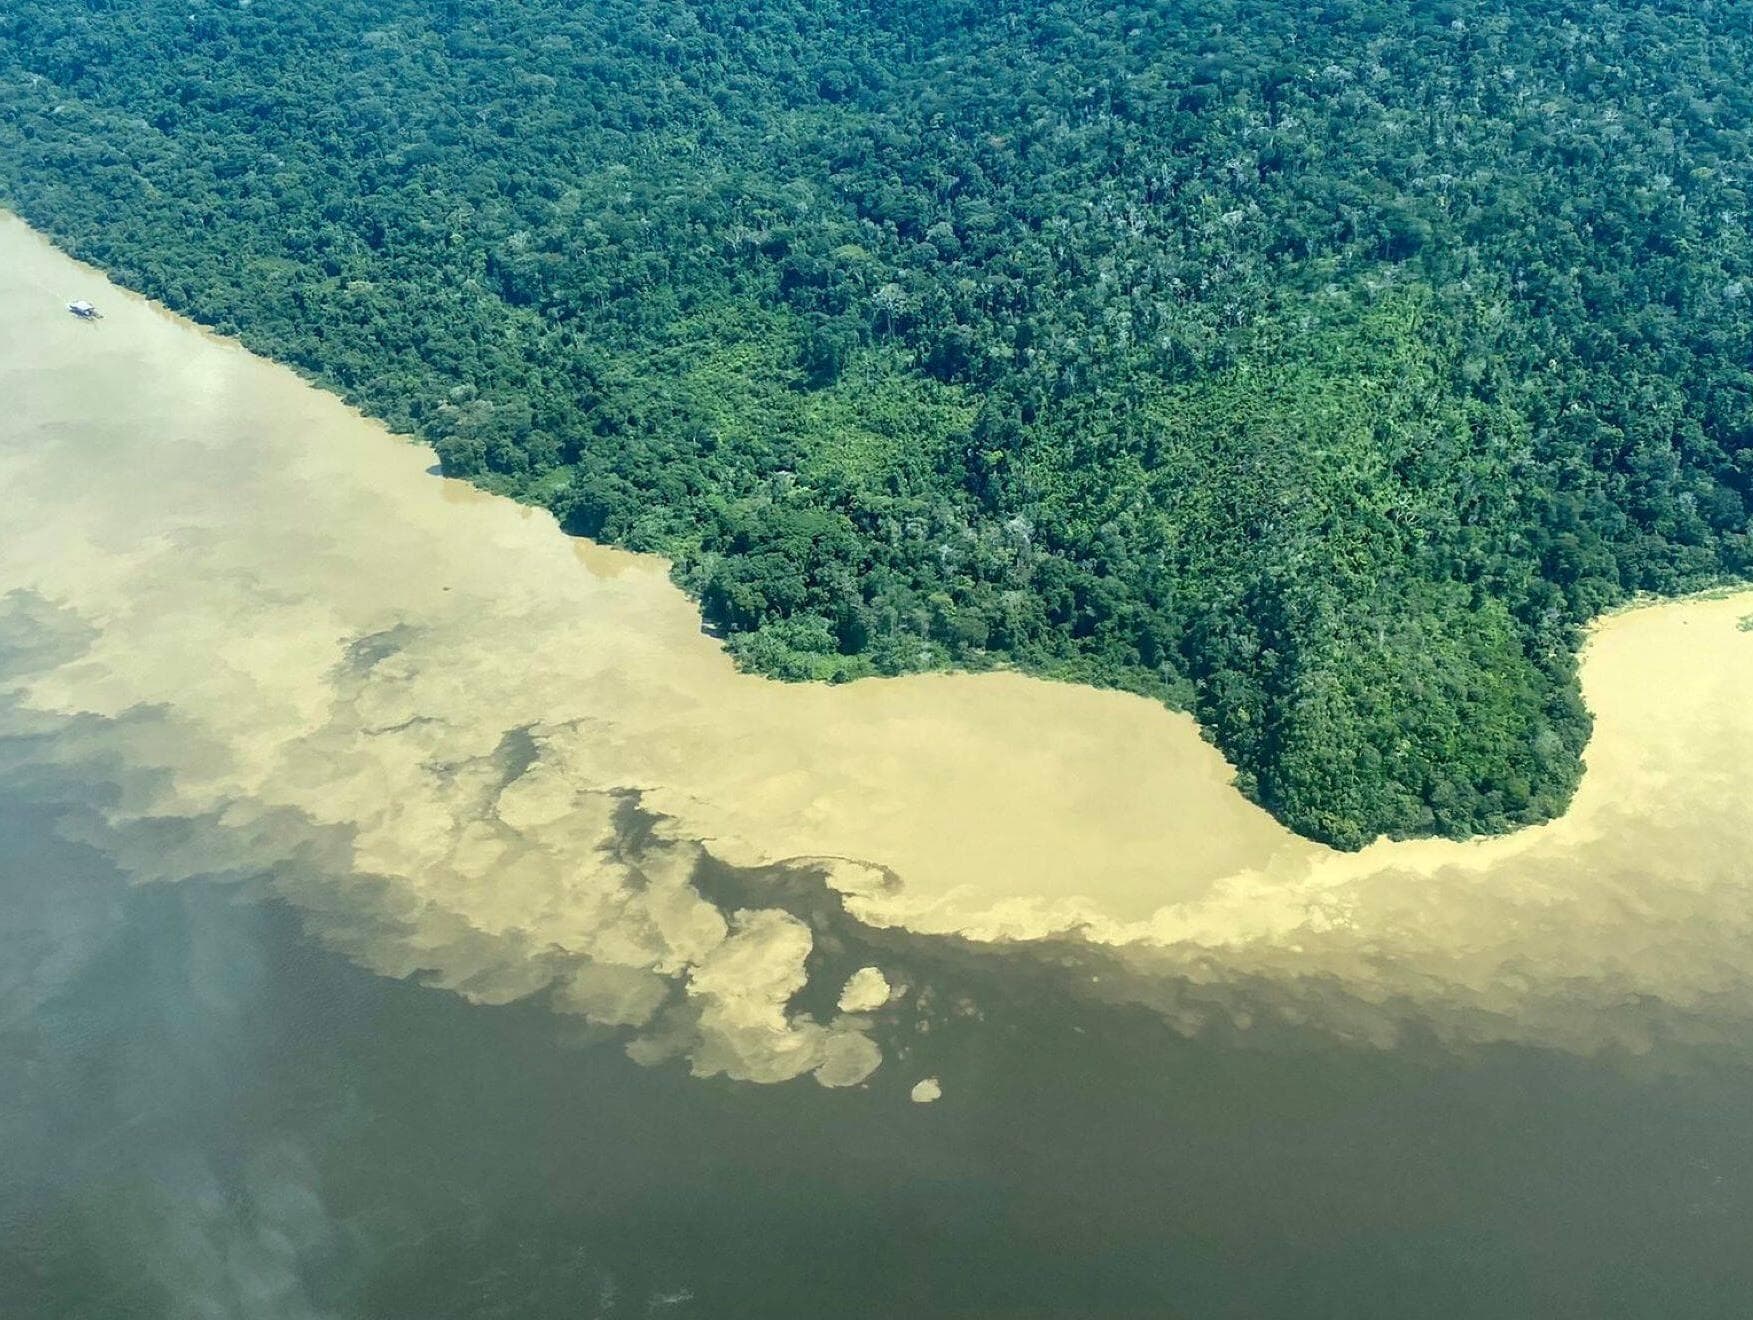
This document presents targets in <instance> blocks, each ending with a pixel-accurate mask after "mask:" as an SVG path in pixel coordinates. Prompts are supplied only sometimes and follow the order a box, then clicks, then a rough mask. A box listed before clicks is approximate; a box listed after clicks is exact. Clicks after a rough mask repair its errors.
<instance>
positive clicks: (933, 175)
mask: <svg viewBox="0 0 1753 1320" xmlns="http://www.w3.org/2000/svg"><path fill="white" fill-rule="evenodd" d="M1750 71H1753V4H1749V3H1747V2H1746V0H1702V2H1701V0H1685V3H1674V2H1671V0H1664V2H1662V3H1652V4H1643V5H1629V6H1628V5H1625V4H1614V5H1604V4H1603V5H1597V4H1590V3H1583V2H1580V0H1554V2H1542V3H1534V2H1533V0H1496V2H1495V3H1489V2H1487V3H1474V2H1471V0H1437V2H1436V3H1431V2H1430V0H1420V2H1418V3H1404V2H1402V3H1390V2H1389V0H1317V2H1316V3H1304V2H1303V0H1294V2H1293V0H1174V2H1169V0H1058V2H1057V3H1036V2H1035V0H1022V2H1021V3H1018V2H1017V0H1007V2H1002V3H1001V2H1000V0H862V3H860V2H859V0H853V2H852V3H828V2H827V0H696V3H690V4H683V3H679V2H673V0H369V2H368V0H298V3H293V2H292V0H227V3H224V4H217V3H212V2H211V0H175V2H174V3H172V2H171V0H127V3H122V2H121V0H9V3H8V4H7V6H6V8H5V12H4V13H0V172H3V180H4V188H5V194H6V197H7V199H8V201H9V204H11V205H13V206H14V207H16V208H17V209H18V210H20V211H21V212H22V213H23V214H24V215H26V216H27V217H28V218H30V219H31V220H33V221H34V222H36V223H37V224H39V225H41V226H43V227H45V228H47V229H48V230H50V231H51V232H53V233H54V234H56V235H57V236H59V237H60V238H61V240H62V241H63V242H65V243H66V244H67V245H68V246H69V247H70V248H71V249H72V250H73V251H75V252H76V253H77V254H78V255H80V256H82V257H85V258H87V259H90V260H93V261H95V262H98V263H100V264H102V265H104V266H106V267H107V268H109V269H110V270H111V271H112V272H113V273H115V274H116V275H117V277H118V278H120V279H121V280H122V281H124V282H126V283H129V284H131V285H134V286H136V287H138V288H140V289H143V290H145V291H146V292H148V293H150V294H152V295H153V296H154V297H157V298H160V299H163V300H164V301H166V302H167V303H169V304H170V305H171V306H173V307H176V308H178V309H179V310H182V311H185V312H187V313H189V314H191V315H193V316H195V317H197V318H199V319H201V320H203V321H206V322H208V323H210V324H213V325H215V326H217V327H219V328H220V329H222V330H224V331H226V332H228V333H234V334H237V335H239V336H241V337H242V338H243V339H244V341H245V342H246V343H248V344H249V345H251V346H252V347H254V348H256V349H258V350H261V351H264V352H266V353H269V354H272V355H274V356H276V357H278V358H281V359H282V360H285V361H287V362H290V363H292V364H294V365H296V366H297V367H299V368H300V369H301V370H304V371H305V372H307V373H308V374H310V375H311V376H313V377H314V378H316V379H318V380H320V381H322V382H324V383H325V384H327V385H329V386H331V387H333V388H335V389H337V390H339V391H341V392H342V393H344V394H345V395H346V396H347V397H348V398H349V399H351V400H353V401H355V402H357V403H358V404H360V405H361V406H362V407H364V408H366V409H367V410H369V411H371V412H373V413H375V414H376V415H378V416H381V417H383V418H385V419H386V420H387V421H388V422H389V423H390V424H391V425H393V426H395V427H397V428H399V429H401V430H404V431H408V432H413V433H417V434H419V435H422V436H425V437H427V438H429V439H430V440H431V441H433V443H434V444H435V445H436V446H437V448H438V451H439V453H440V455H441V457H442V459H443V462H444V465H445V467H446V469H447V470H448V471H450V472H452V473H456V474H460V475H466V476H469V477H472V478H474V479H475V480H477V481H480V482H482V483H483V484H485V485H488V486H491V487H493V488H495V489H499V490H503V491H506V492H509V493H512V494H515V495H518V496H520V497H522V498H526V499H530V500H536V501H541V502H544V503H546V504H548V505H549V506H551V507H552V508H553V509H554V510H555V511H556V512H557V513H558V514H559V515H560V516H561V518H562V519H563V521H564V523H565V525H566V526H567V527H569V528H570V529H572V530H574V531H577V532H580V533H584V534H588V535H590V536H595V537H601V538H603V539H605V540H608V541H613V542H616V543H619V544H623V545H628V546H632V547H635V548H639V549H649V550H656V551H661V552H662V553H664V554H667V555H669V556H671V557H672V558H673V559H674V561H675V564H676V573H677V575H678V578H679V580H680V581H681V582H682V583H683V584H684V585H685V586H687V587H688V588H689V589H690V590H691V591H693V592H695V593H696V594H697V595H698V597H699V599H700V601H701V604H702V608H703V610H704V611H705V613H706V615H707V616H708V618H709V619H710V620H711V621H713V622H714V623H715V624H716V625H718V626H719V627H721V628H722V629H723V631H724V632H725V634H726V635H727V636H728V639H729V645H730V646H731V647H732V648H733V650H734V651H735V653H736V654H737V655H738V656H739V658H740V659H741V660H742V661H744V662H745V663H747V664H748V665H750V666H752V667H754V668H756V669H759V670H761V671H763V672H766V673H770V674H775V675H778V676H782V677H787V678H809V677H818V678H831V679H843V678H853V677H857V676H860V675H865V674H871V673H899V672H903V671H907V670H914V669H921V668H928V667H934V666H941V665H946V664H960V665H966V666H985V665H991V664H995V663H1012V664H1017V665H1021V666H1024V667H1027V668H1029V669H1031V670H1034V671H1037V672H1044V673H1048V674H1052V675H1057V676H1061V677H1068V678H1075V679H1080V680H1084V681H1089V682H1094V683H1103V684H1115V685H1120V686H1124V687H1128V688H1132V689H1135V690H1137V691H1140V692H1144V693H1149V694H1152V695H1155V696H1158V697H1161V698H1163V699H1165V700H1167V701H1170V702H1172V703H1175V704H1179V705H1184V706H1187V707H1189V708H1191V709H1192V710H1194V711H1195V712H1196V713H1197V715H1198V716H1199V718H1200V720H1201V721H1202V722H1203V724H1204V725H1205V727H1206V728H1207V729H1208V730H1209V731H1210V732H1211V734H1212V735H1213V736H1214V737H1215V739H1216V740H1217V742H1218V743H1219V744H1220V745H1221V746H1222V747H1223V749H1224V750H1225V751H1226V752H1227V753H1228V754H1229V755H1230V757H1231V758H1232V759H1233V761H1234V762H1235V764H1236V765H1237V766H1238V768H1239V772H1240V778H1241V782H1242V784H1243V786H1244V788H1245V789H1247V790H1248V791H1249V792H1251V793H1253V794H1254V795H1256V796H1257V798H1258V799H1259V800H1260V801H1261V802H1263V803H1264V804H1266V805H1267V806H1268V807H1270V808H1271V809H1272V810H1273V811H1275V812H1277V813H1278V814H1279V815H1280V816H1281V817H1282V818H1283V819H1284V820H1286V821H1287V822H1289V823H1290V824H1291V825H1293V826H1294V827H1296V828H1297V829H1299V830H1302V831H1305V832H1307V833H1309V834H1311V835H1314V836H1316V837H1319V838H1323V839H1327V840H1331V841H1333V842H1336V843H1338V844H1341V845H1344V846H1355V845H1357V844H1360V843H1362V842H1364V841H1366V840H1368V839H1369V838H1371V837H1373V836H1375V835H1377V834H1380V833H1384V832H1385V833H1390V834H1396V835H1405V834H1420V833H1429V832H1440V833H1447V834H1464V833H1469V832H1474V831H1480V830H1498V829H1504V828H1508V827H1510V826H1512V825H1514V824H1517V823H1520V822H1526V821H1532V820H1538V819H1541V818H1543V817H1546V816H1549V815H1551V814H1552V813H1553V812H1555V811H1557V810H1559V809H1561V808H1562V806H1563V805H1564V803H1565V802H1566V801H1567V799H1568V797H1569V795H1570V793H1571V791H1572V789H1573V787H1574V784H1575V782H1576V778H1577V775H1578V772H1579V762H1578V753H1579V750H1580V748H1581V746H1582V744H1583V742H1584V739H1585V736H1586V732H1587V725H1588V721H1587V715H1586V713H1585V712H1584V710H1583V709H1582V707H1581V704H1580V702H1579V699H1578V694H1577V688H1576V676H1575V663H1574V655H1575V646H1576V642H1577V636H1578V627H1579V625H1580V624H1581V623H1582V622H1584V621H1586V620H1587V619H1588V618H1589V617H1591V616H1592V615H1594V614H1595V613H1597V612H1599V611H1600V610H1602V609H1603V608H1606V607H1609V606H1611V605H1613V604H1614V603H1615V602H1618V601H1621V600H1624V599H1625V598H1626V597H1627V596H1628V595H1629V594H1631V593H1634V592H1638V591H1646V590H1647V591H1658V592H1674V591H1679V590H1683V589H1687V588H1690V587H1693V586H1698V585H1702V584H1705V583H1707V582H1711V581H1714V580H1719V579H1721V578H1724V577H1727V576H1736V575H1747V574H1749V573H1750V572H1753V548H1750V542H1749V510H1750V507H1753V368H1750V363H1753V241H1750V239H1749V235H1748V215H1749V211H1748V206H1749V202H1748V190H1749V186H1750V178H1749V175H1750V173H1753V166H1750V163H1749V162H1750V161H1753V132H1750V131H1749V125H1750V124H1753V90H1750V89H1749V85H1748V84H1749V72H1750ZM508 571H515V569H514V567H513V566H508Z"/></svg>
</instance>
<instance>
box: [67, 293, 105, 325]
mask: <svg viewBox="0 0 1753 1320" xmlns="http://www.w3.org/2000/svg"><path fill="white" fill-rule="evenodd" d="M67 310H68V311H70V312H72V313H73V315H75V316H77V317H78V318H79V319H80V320H81V321H96V320H99V319H101V318H102V316H103V313H102V312H100V311H98V310H97V308H95V307H93V306H92V305H91V304H90V303H88V302H86V301H85V300H84V299H83V298H81V299H80V300H79V301H78V302H70V303H68V304H67Z"/></svg>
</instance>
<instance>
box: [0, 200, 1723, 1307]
mask: <svg viewBox="0 0 1753 1320" xmlns="http://www.w3.org/2000/svg"><path fill="white" fill-rule="evenodd" d="M74 298H86V299H89V300H91V301H92V302H94V303H96V304H97V305H98V306H99V307H100V308H102V309H103V310H104V312H105V317H104V319H103V320H102V321H100V322H97V323H84V322H81V321H78V320H76V319H75V318H72V317H70V316H68V315H67V314H66V312H65V310H64V305H65V303H66V302H67V301H69V300H71V299H74ZM0 398H4V400H5V401H6V405H7V406H6V409H5V411H4V413H3V414H0V489H3V490H4V491H5V492H6V499H7V508H6V515H5V518H4V519H3V520H0V593H4V594H3V595H0V752H3V755H0V814H3V816H4V825H5V829H4V832H3V833H0V878H3V880H4V884H5V886H6V889H7V893H8V908H9V910H10V911H12V912H14V913H16V914H18V916H17V918H16V919H15V920H14V921H12V922H9V923H8V924H7V926H6V928H5V934H4V936H3V937H0V983H4V984H6V985H7V986H8V987H9V989H8V994H7V998H6V1003H7V1010H6V1013H5V1016H4V1018H3V1019H0V1023H3V1028H0V1029H3V1032H4V1034H3V1035H0V1065H3V1069H4V1077H5V1079H6V1080H5V1082H4V1090H3V1091H0V1122H3V1124H4V1126H3V1128H0V1131H3V1132H4V1133H5V1134H6V1136H7V1140H6V1142H5V1151H4V1154H3V1156H0V1158H3V1159H4V1163H3V1164H0V1174H3V1175H5V1176H4V1178H3V1179H0V1187H4V1188H5V1189H6V1190H5V1191H0V1276H4V1278H5V1280H6V1282H4V1283H0V1310H4V1309H5V1306H6V1304H7V1303H8V1301H10V1302H11V1303H12V1304H13V1305H14V1307H15V1309H17V1308H22V1313H23V1314H43V1315H93V1316H99V1315H102V1316H111V1315H135V1314H137V1315H177V1316H181V1315H214V1316H230V1315H240V1316H241V1315H249V1316H256V1315H270V1316H278V1315H287V1316H304V1315H325V1316H329V1315H332V1316H345V1315H374V1316H378V1315H385V1316H387V1315H408V1316H416V1315H418V1316H439V1315H459V1316H461V1315H489V1314H506V1315H518V1316H545V1315H556V1316H558V1315H566V1316H574V1315H622V1314H627V1315H632V1314H653V1313H666V1314H672V1313H673V1314H692V1315H743V1314H772V1315H815V1314H871V1315H931V1314H961V1315H1026V1314H1047V1315H1090V1316H1096V1315H1151V1316H1162V1315H1177V1314H1181V1315H1188V1316H1201V1317H1202V1316H1219V1315H1238V1316H1241V1315H1251V1316H1260V1315H1265V1316H1280V1315H1282V1316H1287V1317H1288V1316H1309V1315H1347V1316H1372V1315H1382V1316H1389V1315H1394V1316H1400V1315H1407V1314H1419V1315H1458V1316H1459V1315H1465V1316H1475V1315H1477V1316H1520V1315H1528V1314H1542V1315H1577V1316H1605V1315H1626V1316H1633V1315H1646V1314H1687V1315H1698V1316H1705V1315H1719V1314H1720V1315H1724V1316H1728V1315H1742V1314H1745V1313H1747V1311H1748V1310H1749V1308H1750V1307H1753V1251H1749V1250H1748V1249H1747V1248H1748V1247H1749V1246H1753V1243H1750V1242H1749V1241H1748V1229H1747V1225H1748V1224H1749V1223H1753V1213H1750V1212H1753V1105H1750V1104H1749V1102H1748V1100H1747V1096H1748V1095H1749V1094H1753V1092H1750V1091H1749V1089H1748V1082H1749V1080H1753V1048H1750V1044H1753V1030H1749V1026H1750V1025H1753V902H1750V901H1749V900H1750V899H1753V893H1750V892H1749V891H1750V890H1753V863H1750V862H1749V860H1748V853H1749V849H1748V847H1747V842H1748V835H1749V833H1750V830H1749V826H1750V824H1753V805H1750V802H1753V793H1750V792H1749V787H1750V785H1749V779H1750V772H1749V769H1748V767H1749V764H1750V760H1749V754H1750V753H1753V703H1749V702H1747V701H1745V699H1744V695H1745V693H1746V692H1747V691H1748V690H1749V686H1750V682H1753V632H1749V631H1748V630H1747V629H1746V628H1745V627H1744V626H1743V621H1744V620H1746V619H1748V618H1749V617H1750V616H1753V593H1741V594H1740V595H1734V594H1725V595H1721V596H1718V597H1715V598H1710V599H1695V600H1689V601H1684V602H1677V603H1670V604H1665V605H1659V606H1653V607H1649V608H1645V609H1640V610H1636V611H1631V612H1627V613H1625V614H1622V615H1620V616H1616V617H1615V618H1613V619H1610V620H1607V621H1605V622H1604V623H1603V624H1602V625H1601V626H1600V628H1598V630H1597V631H1596V634H1595V635H1594V637H1593V638H1592V640H1591V642H1590V645H1589V649H1588V650H1587V652H1586V653H1585V661H1584V686H1585V696H1586V697H1587V699H1588V700H1589V703H1590V706H1591V709H1592V710H1593V711H1594V712H1595V715H1596V721H1597V723H1596V732H1595V736H1594V739H1593V740H1592V742H1591V744H1590V747H1589V749H1588V754H1587V760H1588V773H1587V775H1586V776H1585V780H1584V785H1583V789H1582V791H1581V792H1580V793H1579V796H1578V799H1577V802H1576V803H1575V805H1574V807H1573V809H1572V810H1571V811H1570V812H1569V813H1567V815H1566V816H1565V817H1563V818H1562V819H1560V820H1558V821H1555V822H1553V823H1551V824H1549V825H1547V826H1543V827H1540V828H1538V829H1534V830H1528V831H1524V832H1522V833H1520V834H1517V835H1514V836H1510V837H1507V838H1503V839H1494V840H1482V841H1472V842H1467V843H1449V842H1434V841H1427V842H1412V843H1383V844H1378V845H1376V846H1374V847H1372V848H1370V849H1366V850H1365V851H1364V852H1363V853H1360V854H1350V855H1347V854H1337V853H1333V852H1331V851H1329V850H1327V849H1324V848H1321V847H1319V846H1317V845H1314V844H1311V843H1309V842H1307V841H1305V840H1301V839H1299V838H1297V837H1295V836H1293V835H1291V834H1289V833H1288V832H1286V831H1285V830H1283V829H1282V828H1281V827H1280V826H1279V825H1278V824H1277V823H1276V822H1275V821H1273V820H1272V819H1271V818H1270V817H1269V816H1268V815H1266V814H1265V813H1264V812H1261V811H1260V810H1258V809H1257V808H1255V807H1253V806H1252V805H1251V804H1249V803H1247V802H1246V801H1245V800H1243V799H1242V798H1241V797H1240V796H1239V795H1238V794H1237V793H1236V792H1235V791H1234V790H1233V789H1232V788H1231V787H1230V784H1229V777H1230V776H1229V769H1228V767H1227V766H1226V765H1225V764H1224V762H1223V760H1222V758H1221V756H1219V755H1218V754H1217V753H1216V752H1215V750H1213V749H1212V748H1211V747H1210V746H1209V745H1208V744H1206V743H1205V742H1204V741H1202V740H1201V739H1200V737H1199V736H1198V731H1197V730H1196V728H1195V727H1194V726H1193V724H1192V723H1191V721H1189V720H1188V719H1187V718H1186V717H1184V716H1181V715H1177V714H1174V713H1171V712H1168V711H1166V710H1163V709H1162V708H1160V707H1157V706H1154V705H1152V704H1151V703H1149V702H1146V701H1143V700H1141V699H1138V698H1134V697H1130V696H1126V695H1122V694H1116V693H1103V692H1096V691H1093V690H1088V689H1081V688H1076V687H1071V686H1066V685H1057V684H1050V683H1045V682H1040V681H1036V680H1031V679H1026V678H1023V677H1020V676H1017V675H1009V674H988V675H979V676H970V675H940V676H925V677H909V678H904V679H895V680H873V681H868V682H860V683H856V684H851V685H847V686H842V687H835V688H829V687H798V686H790V685H783V684H777V683H771V682H768V681H765V680H761V679H756V678H752V677H749V676H745V675H739V674H737V673H736V672H735V671H734V669H733V668H732V667H731V665H730V664H729V662H728V660H727V659H726V658H725V657H724V655H723V653H722V651H721V650H720V649H719V647H718V645H717V643H716V642H714V641H713V640H712V639H711V638H710V637H707V636H706V635H704V634H703V633H702V632H701V630H700V627H699V621H698V616H697V614H696V612H695V610H694V608H693V606H692V605H691V604H690V603H689V602H688V601H687V600H686V599H685V598H683V597H682V596H681V595H680V593H678V592H677V591H676V590H675V589H674V588H673V587H672V586H671V585H670V583H669V582H668V579H667V575H666V572H665V569H664V566H663V565H662V564H661V563H659V562H656V561H653V560H650V559H645V558H640V557H636V556H631V555H626V554H621V553H617V552H613V551H609V550H605V549H602V548H599V547H594V546H590V545H588V544H585V543H581V542H577V541H573V540H570V539H568V538H566V537H564V536H562V535H561V534H560V533H559V532H558V530H557V529H556V528H555V527H554V525H553V522H552V520H551V519H550V518H548V517H547V516H546V515H544V514H540V513H538V512H534V511H531V510H527V509H523V508H519V507H517V506H515V505H513V504H510V503H508V502H506V501H503V500H499V499H495V498H492V497H489V496H486V495H483V494H481V493H479V492H476V491H474V490H472V489H471V488H468V487H464V486H461V485H458V484H457V483H453V482H448V481H445V480H443V479H441V478H439V477H437V476H435V475H433V474H432V473H431V471H430V470H429V469H430V468H431V465H432V458H431V455H430V453H429V452H428V451H426V450H425V449H423V448H422V447H420V446H417V445H413V444H410V443H408V442H405V441H402V440H399V439H396V438H394V437H390V436H388V435H386V434H385V433H384V432H383V431H382V430H381V428H379V427H377V426H375V425H374V424H372V423H370V422H368V421H367V420H365V419H363V418H361V417H359V416H358V415H357V414H355V413H353V412H352V411H350V410H349V409H347V408H346V407H344V406H343V405H342V404H341V403H339V402H338V401H336V400H334V399H333V398H331V397H329V396H328V395H326V394H324V393H322V392H320V391H318V390H315V389H313V388H311V387H310V386H309V385H307V384H305V383H304V382H302V381H300V380H299V379H297V378H296V377H295V376H294V375H292V374H291V373H289V372H287V371H285V370H283V369H281V368H278V367H276V366H273V365H271V364H269V363H266V362H263V361H261V360H259V359H256V358H253V357H251V356H250V355H249V354H247V353H245V352H244V351H242V350H241V349H239V348H237V347H236V346H234V345H231V344H227V343H224V342H221V341H219V340H216V339H214V338H212V337H209V336H207V335H205V334H203V333H202V332H200V331H199V330H197V329H196V328H194V327H192V326H189V325H188V324H186V323H184V322H181V321H179V320H177V319H176V318H174V317H172V316H170V315H168V314H166V313H164V312H163V311H161V310H159V309H157V308H154V307H153V306H151V305H150V304H148V303H146V302H144V301H142V300H140V299H137V298H134V297H132V296H130V295H126V294H123V293H122V292H120V291H118V290H116V289H114V288H112V287H110V286H109V285H108V284H107V283H106V282H105V281H104V280H103V279H102V277H101V276H100V275H99V274H97V273H96V272H93V271H90V270H88V269H85V268H83V267H80V266H78V265H77V264H76V263H73V262H71V261H69V260H68V259H67V258H65V257H64V256H61V255H60V254H58V253H56V252H55V251H54V250H53V249H52V248H50V247H49V245H48V244H47V243H46V242H44V241H43V240H42V239H40V238H38V237H37V236H35V235H33V234H32V233H31V232H30V231H29V230H28V229H26V228H25V227H24V226H22V225H21V224H19V223H18V222H17V221H15V220H11V219H9V218H8V219H4V220H0ZM915 1096H917V1097H919V1100H916V1099H914V1098H913V1097H915ZM932 1096H937V1097H939V1098H936V1099H935V1100H934V1101H933V1102H931V1103H921V1102H920V1100H924V1099H927V1098H929V1097H932ZM8 1290H10V1293H11V1296H10V1298H9V1296H8Z"/></svg>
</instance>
